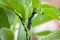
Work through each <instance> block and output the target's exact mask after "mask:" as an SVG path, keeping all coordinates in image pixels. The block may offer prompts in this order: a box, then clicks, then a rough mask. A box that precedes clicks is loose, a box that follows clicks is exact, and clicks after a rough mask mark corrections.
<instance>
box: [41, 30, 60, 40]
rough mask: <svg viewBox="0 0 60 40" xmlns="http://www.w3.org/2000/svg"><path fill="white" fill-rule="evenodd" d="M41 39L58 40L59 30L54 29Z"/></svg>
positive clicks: (59, 39)
mask: <svg viewBox="0 0 60 40" xmlns="http://www.w3.org/2000/svg"><path fill="white" fill-rule="evenodd" d="M42 40H60V30H56V31H54V32H52V33H50V34H49V35H47V36H45V37H43V38H42Z"/></svg>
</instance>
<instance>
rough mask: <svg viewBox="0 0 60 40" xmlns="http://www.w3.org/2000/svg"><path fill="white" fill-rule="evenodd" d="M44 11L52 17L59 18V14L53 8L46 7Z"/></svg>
mask: <svg viewBox="0 0 60 40" xmlns="http://www.w3.org/2000/svg"><path fill="white" fill-rule="evenodd" d="M43 13H44V14H46V15H48V16H50V17H52V18H53V19H59V16H58V15H57V14H56V12H55V11H54V10H52V9H44V10H43Z"/></svg>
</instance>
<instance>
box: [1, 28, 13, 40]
mask: <svg viewBox="0 0 60 40" xmlns="http://www.w3.org/2000/svg"><path fill="white" fill-rule="evenodd" d="M1 40H14V34H13V33H12V32H11V30H10V29H7V28H2V29H1Z"/></svg>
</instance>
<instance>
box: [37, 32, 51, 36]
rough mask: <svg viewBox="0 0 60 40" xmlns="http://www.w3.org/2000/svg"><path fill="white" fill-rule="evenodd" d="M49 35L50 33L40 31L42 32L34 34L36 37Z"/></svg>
mask: <svg viewBox="0 0 60 40" xmlns="http://www.w3.org/2000/svg"><path fill="white" fill-rule="evenodd" d="M50 33H51V31H42V32H39V33H36V35H38V36H46V35H48V34H50Z"/></svg>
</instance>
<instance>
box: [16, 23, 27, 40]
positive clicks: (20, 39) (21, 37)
mask: <svg viewBox="0 0 60 40" xmlns="http://www.w3.org/2000/svg"><path fill="white" fill-rule="evenodd" d="M17 40H26V32H25V31H24V28H23V25H22V24H21V23H20V27H19V30H18V37H17Z"/></svg>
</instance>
